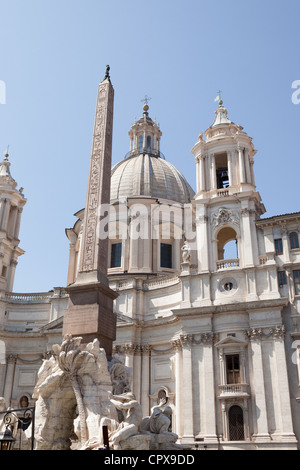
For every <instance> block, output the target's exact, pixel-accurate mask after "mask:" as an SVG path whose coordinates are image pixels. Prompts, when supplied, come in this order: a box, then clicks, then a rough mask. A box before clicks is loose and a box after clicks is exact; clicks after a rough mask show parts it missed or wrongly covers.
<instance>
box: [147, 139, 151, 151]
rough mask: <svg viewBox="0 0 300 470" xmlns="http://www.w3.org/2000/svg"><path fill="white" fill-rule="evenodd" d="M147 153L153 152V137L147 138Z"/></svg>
mask: <svg viewBox="0 0 300 470" xmlns="http://www.w3.org/2000/svg"><path fill="white" fill-rule="evenodd" d="M147 152H148V153H150V152H151V137H150V135H148V136H147Z"/></svg>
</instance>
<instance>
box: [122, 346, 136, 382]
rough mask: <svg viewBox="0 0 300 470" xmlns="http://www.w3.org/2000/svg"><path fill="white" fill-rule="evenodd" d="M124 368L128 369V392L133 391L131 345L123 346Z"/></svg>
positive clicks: (132, 350)
mask: <svg viewBox="0 0 300 470" xmlns="http://www.w3.org/2000/svg"><path fill="white" fill-rule="evenodd" d="M124 349H125V366H126V367H128V369H130V390H133V354H134V348H133V345H132V344H126V345H125V348H124Z"/></svg>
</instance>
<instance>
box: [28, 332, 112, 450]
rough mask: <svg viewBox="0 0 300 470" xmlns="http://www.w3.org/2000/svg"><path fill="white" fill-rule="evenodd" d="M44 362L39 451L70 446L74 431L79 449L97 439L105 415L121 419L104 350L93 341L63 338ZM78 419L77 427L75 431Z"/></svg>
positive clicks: (37, 390) (39, 383)
mask: <svg viewBox="0 0 300 470" xmlns="http://www.w3.org/2000/svg"><path fill="white" fill-rule="evenodd" d="M53 350H54V355H53V356H52V357H51V358H50V359H49V360H45V361H44V362H43V365H42V367H41V368H40V370H39V373H38V381H37V384H36V387H35V390H34V395H33V396H34V398H36V399H37V403H36V421H35V443H36V446H35V447H36V449H38V450H50V449H51V450H67V449H70V447H71V438H72V436H74V431H75V430H76V434H77V437H78V438H79V443H78V444H79V445H78V447H79V448H88V447H89V446H91V447H94V445H97V443H99V428H100V420H101V418H102V417H104V416H107V417H109V418H111V419H115V420H117V419H118V418H117V413H116V409H115V408H114V406H112V404H111V403H110V400H109V397H108V392H110V391H111V390H112V383H111V378H110V374H109V372H108V366H107V359H106V353H105V351H104V349H102V348H100V347H99V341H98V340H97V339H95V340H94V341H93V342H92V343H89V344H87V345H86V346H85V348H83V349H82V348H81V338H80V337H78V338H72V337H71V336H69V335H66V336H65V337H64V340H63V343H62V345H61V346H59V345H55V346H54V347H53ZM74 420H75V429H74Z"/></svg>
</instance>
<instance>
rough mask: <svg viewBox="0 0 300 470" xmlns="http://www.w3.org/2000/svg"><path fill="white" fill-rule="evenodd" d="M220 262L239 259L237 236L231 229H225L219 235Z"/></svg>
mask: <svg viewBox="0 0 300 470" xmlns="http://www.w3.org/2000/svg"><path fill="white" fill-rule="evenodd" d="M217 241H218V260H222V259H224V260H225V259H233V258H238V246H237V235H236V232H235V230H233V228H231V227H224V228H222V230H220V232H219V233H218V237H217Z"/></svg>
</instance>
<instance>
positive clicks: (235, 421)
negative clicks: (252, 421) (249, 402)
mask: <svg viewBox="0 0 300 470" xmlns="http://www.w3.org/2000/svg"><path fill="white" fill-rule="evenodd" d="M228 421H229V440H230V441H244V440H245V432H244V414H243V410H242V408H241V407H240V406H237V405H234V406H232V407H231V408H230V410H229V413H228Z"/></svg>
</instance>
